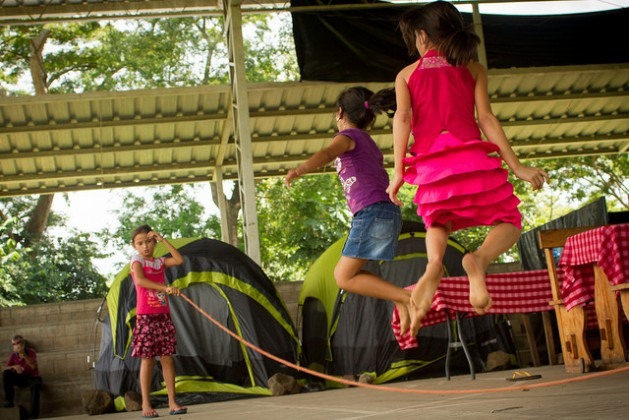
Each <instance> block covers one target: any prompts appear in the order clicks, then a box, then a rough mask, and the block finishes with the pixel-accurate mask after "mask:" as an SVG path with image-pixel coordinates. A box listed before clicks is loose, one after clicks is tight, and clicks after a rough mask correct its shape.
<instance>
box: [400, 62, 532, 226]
mask: <svg viewBox="0 0 629 420" xmlns="http://www.w3.org/2000/svg"><path fill="white" fill-rule="evenodd" d="M474 84H475V82H474V78H473V77H472V75H471V73H470V71H469V70H468V69H467V67H465V66H461V67H456V66H452V65H450V64H449V63H448V62H447V61H446V59H445V57H443V56H441V55H439V54H438V53H437V52H436V51H434V50H430V51H428V52H427V53H426V54H424V56H423V57H422V58H421V59H420V61H419V64H418V66H417V69H416V70H415V71H414V72H413V74H412V75H411V77H410V78H409V81H408V87H409V90H410V92H411V97H412V107H413V119H412V131H413V138H414V142H413V144H412V146H411V148H410V152H411V156H410V157H407V158H406V159H404V163H405V165H406V170H405V173H404V180H405V181H406V182H408V183H410V184H414V185H417V186H418V188H417V194H416V196H415V200H414V201H415V204H417V214H419V215H420V216H421V217H422V219H423V221H424V224H425V225H426V227H431V226H443V225H445V224H447V223H448V222H451V223H452V231H455V230H459V229H464V228H467V227H472V226H490V225H495V224H497V223H501V222H506V223H511V224H513V225H515V226H517V227H518V228H521V227H522V215H521V214H520V212H519V210H518V204H519V203H520V200H519V199H518V198H517V197H516V196H515V195H514V194H513V186H512V185H511V184H510V183H509V182H508V180H507V177H508V171H507V170H506V169H504V168H503V167H502V159H501V158H500V156H498V155H497V153H496V152H498V150H499V149H498V146H496V145H495V144H493V143H490V142H488V141H484V140H482V139H481V134H480V130H479V129H478V126H477V124H476V118H475V115H474Z"/></svg>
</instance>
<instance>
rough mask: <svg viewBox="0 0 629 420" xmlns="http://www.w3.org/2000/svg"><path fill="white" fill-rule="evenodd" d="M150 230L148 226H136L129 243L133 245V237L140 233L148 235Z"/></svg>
mask: <svg viewBox="0 0 629 420" xmlns="http://www.w3.org/2000/svg"><path fill="white" fill-rule="evenodd" d="M152 230H153V229H151V227H150V226H149V225H142V226H138V227H137V228H135V229H134V230H133V233H132V234H131V243H132V244H133V242H135V237H136V236H138V235H139V234H140V233H149V232H150V231H152Z"/></svg>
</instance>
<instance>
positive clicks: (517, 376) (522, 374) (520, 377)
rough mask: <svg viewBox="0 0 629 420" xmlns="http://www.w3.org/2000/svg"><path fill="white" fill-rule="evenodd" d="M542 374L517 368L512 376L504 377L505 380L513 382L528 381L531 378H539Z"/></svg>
mask: <svg viewBox="0 0 629 420" xmlns="http://www.w3.org/2000/svg"><path fill="white" fill-rule="evenodd" d="M541 377H542V375H531V374H530V373H528V372H527V371H525V370H524V371H522V370H517V371H515V372H514V373H513V376H512V377H510V378H506V379H507V381H511V382H515V381H529V380H532V379H541Z"/></svg>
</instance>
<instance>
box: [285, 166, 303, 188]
mask: <svg viewBox="0 0 629 420" xmlns="http://www.w3.org/2000/svg"><path fill="white" fill-rule="evenodd" d="M297 177H299V173H297V170H296V169H291V170H290V171H288V173H287V174H286V178H284V183H285V184H286V186H287V187H288V188H290V183H291V182H292V180H293V179H295V178H297Z"/></svg>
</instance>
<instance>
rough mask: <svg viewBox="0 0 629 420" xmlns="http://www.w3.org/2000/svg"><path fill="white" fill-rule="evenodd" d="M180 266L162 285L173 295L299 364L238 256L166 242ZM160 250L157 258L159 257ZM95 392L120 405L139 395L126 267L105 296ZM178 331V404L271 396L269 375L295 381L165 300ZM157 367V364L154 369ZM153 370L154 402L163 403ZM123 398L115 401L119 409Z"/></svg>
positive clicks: (272, 298) (294, 340)
mask: <svg viewBox="0 0 629 420" xmlns="http://www.w3.org/2000/svg"><path fill="white" fill-rule="evenodd" d="M171 243H172V244H173V245H174V246H175V247H176V248H177V249H178V250H179V251H180V252H181V254H182V255H183V257H184V264H183V265H181V266H177V267H171V268H170V269H168V270H167V271H166V277H167V283H169V284H172V285H174V286H177V287H179V288H180V289H181V290H182V293H184V294H185V295H186V296H187V297H188V298H190V299H191V300H192V301H193V302H195V303H196V304H198V305H199V306H200V307H201V308H202V309H203V310H204V311H205V312H207V313H208V314H209V315H210V316H212V318H214V319H215V320H217V321H218V322H220V323H221V324H222V325H225V326H227V327H228V328H229V329H230V330H231V331H233V332H235V333H236V334H238V335H239V336H240V337H242V338H244V339H245V340H247V341H249V342H251V343H253V344H255V345H257V346H258V347H260V348H262V349H264V350H266V351H268V352H270V353H272V354H274V355H276V356H278V357H280V358H282V359H285V360H288V361H290V362H292V363H297V364H299V362H300V352H301V348H300V344H299V339H298V337H297V332H296V329H295V326H294V323H293V321H292V320H291V318H290V316H289V314H288V311H287V309H286V305H285V304H284V303H283V301H282V299H281V297H280V296H279V294H278V293H277V290H276V289H275V286H274V285H273V283H272V282H271V281H270V280H269V278H268V277H267V276H266V275H265V274H264V272H263V271H262V269H261V268H260V267H259V266H258V265H257V264H255V263H254V262H253V261H252V260H251V259H250V258H249V257H247V256H246V255H245V254H244V253H242V252H241V251H240V250H238V249H237V248H235V247H233V246H231V245H228V244H226V243H223V242H220V241H217V240H212V239H207V238H201V239H180V240H172V241H171ZM165 252H166V249H165V248H164V247H163V245H161V244H160V245H158V248H157V249H156V255H158V256H159V255H163V254H165ZM106 300H107V309H108V316H107V317H106V318H105V320H104V326H103V328H102V338H101V346H100V355H99V358H98V361H97V363H96V368H95V371H96V388H97V389H102V390H106V391H109V392H111V393H112V394H114V396H117V397H122V396H124V394H125V392H126V391H129V390H134V391H137V392H139V391H140V387H139V379H138V378H139V367H140V360H139V359H137V358H133V357H131V348H130V346H131V336H132V331H133V326H134V325H135V305H136V295H135V287H134V285H133V281H132V279H131V276H130V274H129V266H128V265H127V266H126V267H125V268H124V269H123V270H122V271H121V272H120V273H119V274H118V275H117V276H116V277H115V279H114V281H113V283H112V285H111V286H110V289H109V292H108V294H107V296H106ZM170 304H171V315H172V318H173V322H174V324H175V328H176V330H177V341H178V343H177V355H176V356H175V370H176V375H177V376H176V388H177V398H178V400H179V401H180V403H181V404H194V403H203V402H210V401H218V400H224V399H230V398H239V397H243V396H247V395H252V396H254V395H270V394H271V392H270V390H269V389H268V387H267V381H268V379H269V378H270V377H271V376H273V375H274V374H275V373H286V374H290V375H292V376H295V372H294V371H289V370H288V369H287V368H286V367H284V366H282V365H280V364H279V363H277V362H275V361H273V360H271V359H268V358H266V357H263V356H262V355H260V354H258V353H256V352H254V351H252V350H250V349H249V348H247V347H245V346H244V345H243V344H241V343H240V342H239V341H237V340H235V339H233V338H232V337H230V336H229V335H228V334H226V333H225V332H224V331H221V330H220V329H219V328H218V327H217V326H215V325H214V324H212V323H211V322H210V321H209V320H207V319H206V318H205V317H204V316H203V315H202V314H201V313H200V312H198V311H197V310H195V309H194V308H193V307H192V306H191V305H189V304H188V303H187V302H185V301H184V300H183V299H181V298H177V297H171V298H170ZM158 365H159V364H158ZM160 377H161V374H160V372H159V371H158V370H157V369H156V371H155V373H154V378H153V387H152V389H153V391H154V392H153V393H152V396H153V397H154V398H155V399H156V403H157V404H159V403H160V402H161V401H166V399H165V398H166V397H165V396H166V390H165V387H164V385H163V383H162V382H161V379H160ZM122 401H123V398H118V399H117V404H116V405H117V407H118V408H122V407H121V406H122V405H123V403H122Z"/></svg>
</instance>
